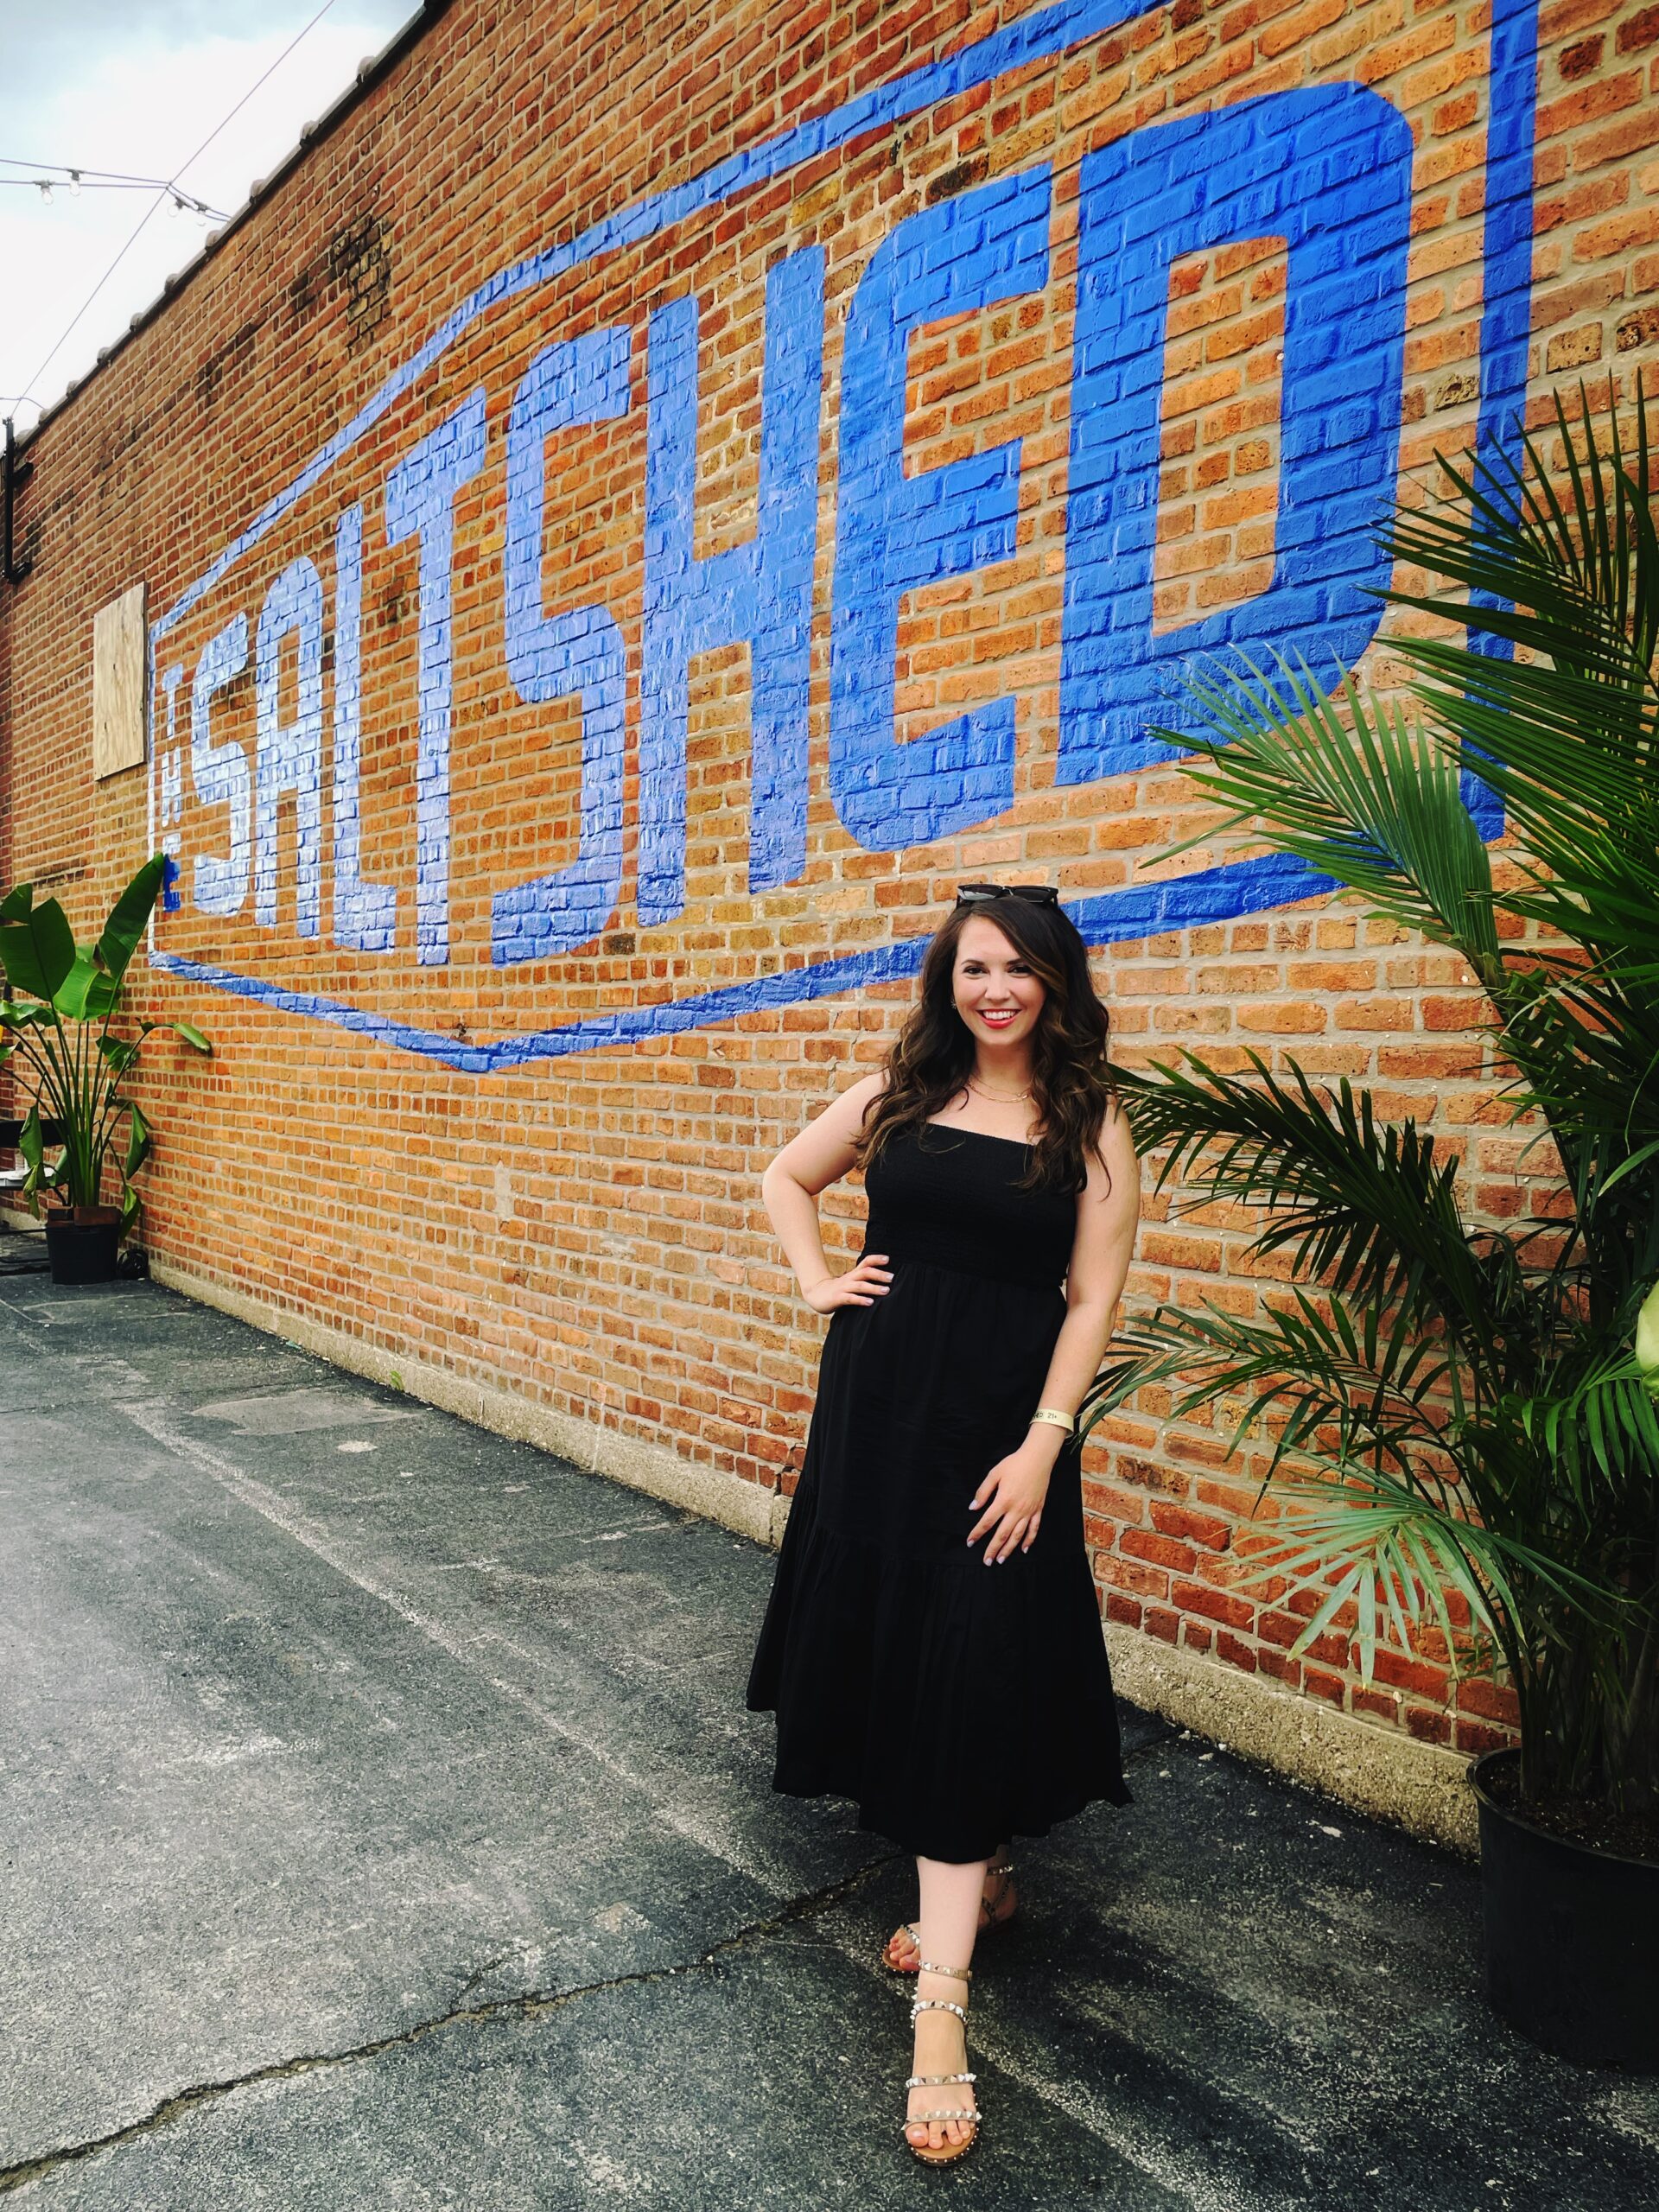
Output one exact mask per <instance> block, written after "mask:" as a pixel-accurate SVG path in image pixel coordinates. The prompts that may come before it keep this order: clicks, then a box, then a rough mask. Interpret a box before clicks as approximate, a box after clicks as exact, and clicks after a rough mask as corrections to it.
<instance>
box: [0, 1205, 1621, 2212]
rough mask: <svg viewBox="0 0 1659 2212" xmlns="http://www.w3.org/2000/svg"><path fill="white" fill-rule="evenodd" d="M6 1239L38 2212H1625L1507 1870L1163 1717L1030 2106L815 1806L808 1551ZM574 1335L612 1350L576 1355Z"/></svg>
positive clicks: (848, 1831)
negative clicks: (1511, 1976)
mask: <svg viewBox="0 0 1659 2212" xmlns="http://www.w3.org/2000/svg"><path fill="white" fill-rule="evenodd" d="M34 1250H35V1248H34V1246H33V1245H32V1243H31V1242H30V1240H28V1239H18V1238H15V1237H12V1236H3V1237H0V1373H3V1376H4V1398H3V1403H4V1408H5V1412H4V1418H3V1422H0V1816H3V1828H0V1967H3V1972H0V2195H7V2194H15V2195H16V2196H17V2197H18V2198H19V2200H20V2201H27V2202H31V2203H38V2204H39V2205H40V2206H41V2208H43V2212H48V2209H49V2212H241V2208H243V2207H249V2208H251V2207H265V2206H270V2207H276V2208H280V2212H314V2208H315V2212H356V2208H359V2207H360V2208H363V2212H370V2208H372V2212H385V2209H386V2208H392V2207H416V2208H421V2212H429V2208H432V2209H433V2212H435V2208H438V2207H455V2208H461V2212H567V2208H568V2209H569V2212H590V2208H597V2207H601V2206H603V2207H606V2208H610V2207H613V2206H628V2205H645V2206H661V2207H672V2208H676V2209H677V2212H678V2209H679V2208H684V2212H705V2208H706V2212H750V2208H758V2207H763V2206H787V2207H790V2208H811V2212H819V2208H824V2207H832V2206H848V2207H857V2208H859V2209H860V2212H886V2208H889V2207H910V2206H915V2205H922V2204H926V2203H930V2202H936V2201H939V2200H940V2199H942V2198H943V2197H944V2196H947V2195H948V2196H950V2199H951V2201H952V2202H954V2203H956V2204H958V2205H963V2206H985V2207H996V2208H1002V2207H1014V2206H1018V2207H1022V2208H1026V2207H1029V2208H1035V2209H1036V2212H1061V2208H1069V2207H1073V2206H1076V2207H1085V2206H1086V2207H1096V2206H1111V2207H1113V2208H1115V2212H1281V2208H1288V2207H1292V2206H1313V2207H1319V2208H1332V2212H1338V2208H1340V2212H1353V2208H1361V2207H1386V2208H1389V2212H1492V2209H1493V2208H1516V2212H1544V2208H1548V2212H1580V2209H1581V2212H1622V2208H1624V2207H1630V2208H1636V2207H1638V2206H1640V2207H1643V2208H1644V2212H1649V2209H1650V2208H1651V2207H1652V2206H1653V2205H1655V2204H1656V2203H1659V2082H1640V2081H1631V2080H1626V2079H1621V2078H1620V2077H1619V2076H1618V2075H1609V2074H1601V2073H1593V2072H1590V2071H1586V2070H1584V2069H1577V2068H1573V2067H1571V2066H1568V2065H1566V2064H1564V2063H1560V2062H1559V2061H1557V2060H1554V2059H1553V2058H1550V2057H1548V2056H1545V2055H1544V2054H1543V2053H1541V2052H1540V2051H1537V2050H1535V2049H1533V2048H1532V2046H1531V2045H1529V2044H1527V2043H1525V2042H1524V2041H1522V2039H1521V2038H1520V2037H1517V2036H1516V2035H1515V2034H1513V2033H1512V2032H1511V2031H1509V2030H1508V2029H1506V2028H1505V2027H1503V2025H1501V2024H1499V2023H1498V2022H1497V2021H1496V2020H1495V2019H1494V2018H1492V2017H1491V2015H1490V2014H1489V2013H1488V2012H1487V2011H1486V2008H1485V2006H1484V2002H1483V1999H1482V1997H1481V1993H1480V1987H1479V1965H1478V1877H1477V1874H1476V1871H1475V1869H1474V1868H1473V1867H1472V1866H1470V1865H1468V1864H1467V1863H1466V1862H1465V1861H1463V1860H1461V1859H1456V1858H1454V1857H1452V1856H1451V1855H1449V1854H1448V1853H1445V1852H1443V1851H1440V1850H1439V1849H1436V1848H1434V1847H1431V1846H1428V1845H1425V1844H1422V1843H1420V1842H1417V1841H1415V1840H1413V1839H1411V1838H1409V1837H1408V1836H1406V1835H1404V1834H1400V1833H1397V1832H1395V1831H1393V1830H1390V1829H1389V1828H1386V1827H1380V1826H1378V1825H1376V1824H1375V1823H1373V1822H1371V1821H1366V1820H1363V1819H1361V1818H1359V1817H1358V1816H1357V1815H1353V1814H1351V1813H1349V1812H1347V1811H1346V1810H1345V1809H1344V1808H1340V1807H1338V1806H1335V1805H1333V1804H1332V1803H1330V1802H1326V1801H1325V1800H1324V1799H1322V1798H1320V1797H1319V1796H1316V1795H1315V1794H1313V1792H1311V1791H1308V1790H1306V1789H1300V1788H1298V1787H1296V1786H1294V1785H1292V1784H1289V1783H1284V1782H1281V1781H1280V1780H1278V1779H1276V1778H1275V1777H1270V1776H1268V1775H1264V1774H1262V1773H1261V1772H1259V1771H1256V1770H1253V1769H1251V1768H1250V1767H1249V1766H1247V1765H1245V1764H1243V1763H1242V1762H1240V1761H1238V1760H1237V1759H1236V1758H1233V1757H1231V1756H1230V1755H1229V1754H1228V1753H1226V1752H1224V1751H1218V1750H1217V1749H1215V1748H1214V1747H1213V1746H1211V1745H1206V1744H1205V1743H1203V1742H1201V1741H1199V1740H1198V1739H1197V1738H1189V1737H1185V1736H1183V1735H1181V1734H1180V1733H1179V1732H1174V1731H1172V1730H1171V1729H1170V1728H1169V1727H1167V1726H1166V1725H1165V1724H1164V1723H1162V1722H1160V1721H1158V1720H1156V1719H1153V1718H1151V1717H1150V1716H1148V1715H1146V1714H1142V1713H1135V1712H1133V1711H1131V1710H1129V1709H1128V1708H1125V1711H1124V1716H1123V1717H1124V1723H1125V1735H1126V1744H1127V1747H1128V1754H1129V1759H1128V1775H1129V1779H1130V1783H1131V1786H1132V1788H1133V1789H1134V1790H1135V1798H1136V1802H1135V1804H1134V1806H1132V1807H1130V1808H1123V1809H1119V1808H1113V1807H1110V1806H1107V1805H1099V1806H1095V1807H1091V1808H1090V1809H1089V1810H1088V1811H1087V1812H1086V1813H1084V1815H1081V1816H1079V1817H1078V1818H1077V1820H1075V1821H1069V1822H1067V1823H1065V1824H1064V1825H1063V1826H1062V1827H1059V1828H1057V1829H1056V1830H1055V1831H1054V1832H1053V1833H1052V1834H1051V1835H1049V1836H1047V1837H1046V1838H1042V1839H1031V1838H1017V1839H1016V1840H1015V1846H1014V1857H1015V1859H1016V1862H1017V1869H1018V1871H1017V1876H1016V1880H1017V1883H1018V1885H1019V1889H1020V1900H1021V1901H1020V1910H1019V1913H1018V1915H1017V1916H1016V1918H1015V1919H1014V1921H1012V1922H1011V1923H1009V1925H1008V1926H1007V1928H1005V1929H999V1930H998V1931H997V1932H996V1933H995V1934H994V1935H992V1936H988V1937H986V1938H985V1939H984V1941H983V1942H982V1944H981V1946H980V1947H979V1949H978V1951H977V1954H976V1960H975V1966H976V1978H975V1981H974V1989H973V1997H972V2001H971V2003H970V2005H969V2031H968V2038H969V2062H968V2063H969V2066H970V2067H972V2068H974V2069H976V2071H977V2073H978V2075H979V2081H978V2085H977V2087H978V2094H979V2096H980V2099H981V2101H982V2107H983V2109H984V2111H985V2113H986V2115H987V2117H986V2120H985V2124H984V2126H983V2128H982V2133H981V2139H980V2141H979V2142H978V2143H977V2144H976V2145H975V2147H974V2148H973V2150H972V2151H971V2152H969V2154H968V2156H967V2158H965V2159H964V2160H963V2161H962V2162H961V2163H960V2164H957V2165H954V2166H952V2167H950V2168H947V2169H944V2170H939V2171H934V2170H931V2169H927V2168H925V2167H923V2166H922V2165H920V2164H918V2162H917V2161H916V2160H915V2159H914V2158H912V2156H911V2154H910V2152H909V2151H908V2150H907V2149H906V2146H905V2144H904V2141H903V2139H902V2138H901V2136H900V2133H899V2122H900V2120H902V2117H903V2113H904V2108H905V2093H904V2088H903V2081H904V2076H905V2075H906V2073H908V2072H909V2070H910V2031H909V2022H908V2018H907V2013H906V1999H907V1998H908V1995H909V1993H910V1992H911V1990H912V1987H913V1984H912V1983H911V1982H910V1981H908V1980H903V1979H901V1978H899V1977H898V1976H896V1975H893V1974H890V1973H889V1972H888V1971H887V1969H886V1968H885V1967H883V1966H882V1965H881V1964H880V1960H879V1957H878V1952H879V1948H880V1943H881V1942H882V1939H883V1938H884V1937H885V1936H886V1935H887V1932H888V1931H889V1929H892V1928H893V1927H894V1926H895V1925H896V1924H897V1923H899V1921H900V1920H901V1919H904V1918H907V1917H909V1916H911V1915H912V1914H913V1912H914V1910H915V1891H914V1869H913V1866H912V1863H911V1862H910V1861H908V1860H907V1859H905V1858H904V1857H903V1855H902V1854H901V1853H899V1852H897V1851H896V1850H895V1849H894V1848H893V1847H891V1846H889V1845H887V1843H886V1842H885V1841H884V1840H882V1839H881V1838H880V1837H877V1836H872V1835H869V1834H861V1832H860V1831H859V1830H858V1829H857V1828H856V1827H855V1825H854V1816H853V1810H852V1808H851V1807H849V1805H848V1804H847V1803H846V1802H844V1801H842V1800H837V1799H821V1800H815V1801H811V1802H804V1801H801V1800H798V1799H793V1798H787V1797H783V1796H777V1795H775V1794H774V1793H773V1792H772V1789H771V1787H770V1778H771V1765H772V1720H771V1718H770V1716H769V1715H763V1714H753V1713H747V1711H746V1710H745V1709H744V1706H743V1687H744V1681H745V1677H746V1675H747V1667H748V1662H749V1656H750V1653H751V1651H752V1649H753V1641H754V1637H755V1635H756V1632H757V1630H758V1629H759V1626H760V1617H761V1612H762V1610H763V1608H764V1605H765V1603H766V1592H767V1590H768V1588H769V1586H770V1582H771V1576H772V1554H771V1553H769V1552H767V1551H766V1549H764V1548H762V1547H760V1546H758V1545H756V1544H754V1543H752V1542H750V1541H747V1539H746V1538H743V1537H741V1536H738V1535H734V1534H733V1533H731V1532H730V1531H729V1530H728V1529H723V1528H721V1527H718V1526H715V1525H714V1524H713V1523H710V1522H705V1521H702V1520H699V1519H697V1518H696V1516H693V1515H691V1514H689V1513H687V1512H684V1511H683V1510H679V1509H678V1508H677V1507H673V1506H670V1505H665V1504H663V1503H660V1502H659V1501H658V1500H656V1499H654V1498H652V1497H645V1496H643V1495H641V1494H640V1493H639V1492H636V1491H630V1490H627V1489H625V1488H622V1487H620V1486H619V1485H618V1484H615V1483H613V1482H611V1481H609V1480H607V1479H605V1478H601V1477H598V1476H594V1475H592V1474H588V1473H586V1472H584V1471H582V1470H580V1469H578V1468H576V1467H575V1466H572V1465H569V1463H567V1462H565V1461H563V1460H561V1459H555V1458H552V1457H550V1456H549V1455H547V1454H546V1453H544V1452H540V1451H538V1450H537V1449H535V1448H534V1447H533V1446H529V1445H526V1444H522V1443H515V1442H511V1441H507V1440H503V1439H501V1438H499V1437H497V1436H495V1435H493V1434H492V1433H488V1432H486V1431H484V1430H480V1429H477V1428H474V1427H469V1426H468V1425H467V1423H466V1422H464V1421H460V1420H458V1419H456V1418H454V1417H453V1416H452V1415H449V1414H444V1413H441V1412H437V1411H435V1410H434V1409H433V1408H429V1407H427V1406H424V1405H423V1404H420V1403H418V1402H413V1401H411V1400H410V1399H408V1398H406V1397H404V1396H402V1395H399V1394H398V1393H397V1392H396V1391H395V1390H390V1389H380V1388H377V1387H376V1386H374V1385H372V1384H370V1383H365V1382H364V1381H362V1380H361V1379H360V1378H359V1377H357V1376H350V1375H346V1374H344V1373H342V1372H340V1370H335V1369H333V1368H331V1367H329V1366H328V1365H327V1363H325V1362H323V1361H321V1360H320V1359H317V1358H315V1357H311V1356H310V1355H308V1354H307V1353H305V1352H302V1351H297V1350H295V1349H294V1348H292V1347H290V1346H289V1345H288V1344H284V1343H283V1342H282V1341H281V1340H280V1339H278V1338H275V1337H271V1336H267V1335H264V1334H263V1333H261V1332H257V1331H256V1330H253V1329H251V1328H249V1327H247V1326H245V1325H243V1324H242V1323H240V1322H238V1321H235V1320H232V1319H229V1318H227V1317H226V1316H225V1315H223V1314H221V1313H217V1312H215V1311H213V1309H211V1308H208V1307H207V1306H200V1305H197V1304H195V1303H193V1302H192V1301H190V1300H188V1299H185V1298H183V1297H181V1296H179V1295H177V1294H175V1293H172V1292H168V1291H166V1290H163V1289H162V1288H160V1287H157V1286H156V1285H155V1284H153V1283H150V1282H148V1281H142V1280H134V1281H122V1282H118V1283H115V1284H111V1285H106V1286H99V1287H88V1288H85V1289H79V1290H76V1289H70V1288H56V1287H54V1286H53V1285H52V1284H51V1283H50V1281H48V1279H47V1277H46V1276H45V1275H44V1274H40V1273H38V1272H33V1271H31V1270H32V1269H33V1267H34V1257H33V1255H34ZM555 1356H556V1355H555Z"/></svg>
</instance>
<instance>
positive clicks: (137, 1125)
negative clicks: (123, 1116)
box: [121, 1106, 150, 1178]
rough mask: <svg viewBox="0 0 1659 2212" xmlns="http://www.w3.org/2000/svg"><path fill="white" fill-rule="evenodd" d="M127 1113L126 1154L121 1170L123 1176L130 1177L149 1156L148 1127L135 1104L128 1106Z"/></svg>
mask: <svg viewBox="0 0 1659 2212" xmlns="http://www.w3.org/2000/svg"><path fill="white" fill-rule="evenodd" d="M128 1113H129V1115H130V1120H129V1122H128V1123H127V1156H126V1160H125V1161H124V1165H123V1166H122V1170H121V1172H122V1173H123V1175H124V1176H126V1177H128V1178H130V1177H132V1176H134V1175H136V1174H137V1173H138V1170H139V1169H140V1168H141V1167H142V1166H143V1164H144V1162H145V1160H148V1159H149V1151H150V1128H149V1122H147V1121H146V1120H145V1119H144V1117H143V1114H142V1113H141V1112H140V1110H139V1109H138V1108H137V1106H132V1107H130V1108H129V1109H128Z"/></svg>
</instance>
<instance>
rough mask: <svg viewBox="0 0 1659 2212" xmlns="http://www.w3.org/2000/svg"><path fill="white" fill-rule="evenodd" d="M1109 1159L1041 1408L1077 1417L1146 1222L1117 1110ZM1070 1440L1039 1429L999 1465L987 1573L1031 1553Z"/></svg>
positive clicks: (1082, 1235) (1071, 1280)
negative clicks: (1137, 1232)
mask: <svg viewBox="0 0 1659 2212" xmlns="http://www.w3.org/2000/svg"><path fill="white" fill-rule="evenodd" d="M1100 1149H1101V1151H1102V1153H1103V1154H1104V1156H1105V1161H1106V1166H1104V1167H1103V1166H1101V1163H1100V1161H1099V1160H1096V1159H1095V1158H1094V1156H1093V1155H1092V1154H1090V1156H1089V1160H1088V1169H1089V1179H1088V1181H1087V1183H1086V1184H1085V1185H1084V1189H1083V1190H1082V1192H1080V1193H1079V1195H1078V1198H1077V1234H1076V1236H1074V1238H1073V1240H1072V1244H1071V1266H1070V1268H1068V1269H1067V1271H1066V1278H1065V1320H1064V1321H1063V1322H1062V1323H1061V1324H1060V1332H1059V1334H1058V1337H1057V1338H1055V1340H1054V1350H1053V1351H1052V1353H1051V1354H1050V1356H1049V1362H1048V1373H1047V1375H1046V1377H1045V1378H1044V1382H1043V1389H1042V1395H1041V1396H1040V1397H1039V1400H1038V1405H1044V1406H1052V1407H1053V1408H1055V1410H1056V1412H1058V1413H1063V1414H1075V1413H1076V1412H1077V1408H1078V1407H1079V1406H1080V1405H1081V1404H1082V1403H1083V1395H1084V1391H1085V1390H1086V1389H1088V1388H1089V1385H1090V1383H1092V1382H1093V1381H1094V1379H1095V1376H1096V1374H1097V1373H1098V1372H1099V1370H1100V1363H1101V1361H1102V1360H1103V1358H1104V1357H1105V1356H1106V1347H1107V1345H1108V1344H1109V1343H1110V1341H1111V1335H1112V1331H1113V1330H1114V1328H1116V1325H1117V1306H1118V1300H1120V1299H1121V1298H1122V1295H1123V1284H1124V1281H1125V1279H1126V1278H1127V1276H1128V1272H1129V1259H1130V1255H1131V1254H1132V1253H1133V1251H1134V1249H1135V1229H1136V1227H1137V1225H1138V1224H1139V1222H1140V1218H1141V1163H1140V1161H1139V1160H1137V1159H1136V1157H1135V1147H1134V1145H1133V1144H1132V1143H1131V1141H1130V1139H1129V1125H1128V1117H1127V1116H1125V1115H1124V1113H1123V1112H1122V1109H1121V1108H1119V1107H1117V1106H1116V1105H1115V1106H1114V1107H1113V1108H1112V1109H1110V1110H1109V1112H1108V1114H1107V1116H1106V1120H1105V1122H1104V1123H1103V1125H1102V1128H1101V1132H1100ZM1036 1410H1037V1407H1036V1406H1033V1408H1032V1411H1033V1413H1035V1412H1036ZM1070 1440H1071V1439H1070V1437H1069V1435H1068V1433H1067V1432H1066V1431H1065V1429H1063V1428H1061V1427H1059V1426H1058V1424H1057V1423H1056V1422H1054V1421H1033V1423H1032V1424H1031V1426H1030V1427H1028V1428H1027V1431H1026V1436H1025V1441H1024V1443H1022V1444H1020V1445H1018V1446H1016V1447H1015V1448H1014V1451H1012V1452H1010V1453H1009V1454H1008V1456H1007V1459H999V1460H998V1461H997V1463H996V1465H995V1467H993V1468H992V1469H991V1470H990V1471H989V1473H988V1475H987V1476H986V1478H985V1479H984V1481H983V1482H982V1483H981V1484H980V1486H979V1488H978V1490H977V1491H976V1492H975V1494H974V1497H973V1500H972V1502H971V1503H970V1504H969V1509H968V1510H969V1512H970V1513H976V1514H978V1516H979V1518H978V1519H977V1520H976V1522H974V1523H973V1524H972V1526H971V1527H970V1529H969V1532H968V1541H969V1543H970V1544H972V1543H976V1542H977V1541H979V1539H980V1537H981V1536H983V1535H987V1533H988V1535H989V1541H988V1543H987V1544H986V1546H985V1550H984V1554H983V1556H984V1560H985V1563H986V1565H987V1566H992V1565H995V1563H997V1562H999V1561H1001V1560H1004V1559H1006V1558H1007V1556H1008V1554H1009V1553H1010V1552H1012V1551H1014V1550H1016V1549H1017V1550H1020V1551H1029V1550H1030V1549H1031V1547H1032V1543H1033V1540H1034V1539H1035V1537H1036V1535H1037V1531H1038V1529H1039V1528H1040V1527H1041V1525H1042V1518H1043V1501H1044V1499H1045V1498H1046V1497H1047V1495H1048V1484H1049V1478H1050V1477H1051V1476H1052V1473H1053V1471H1054V1462H1055V1461H1056V1460H1057V1459H1058V1458H1059V1456H1060V1453H1061V1452H1063V1451H1064V1450H1065V1446H1066V1445H1067V1443H1068V1442H1070Z"/></svg>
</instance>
